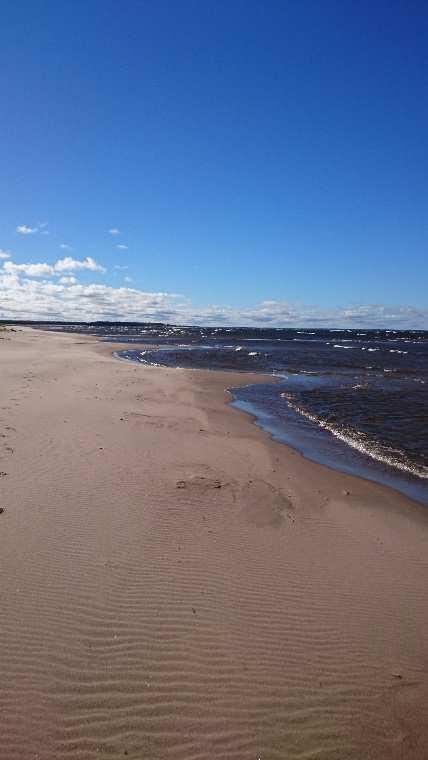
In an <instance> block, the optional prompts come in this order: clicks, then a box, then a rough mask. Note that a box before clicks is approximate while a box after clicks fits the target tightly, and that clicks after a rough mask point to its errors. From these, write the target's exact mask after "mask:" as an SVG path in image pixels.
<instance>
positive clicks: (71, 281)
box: [58, 275, 77, 285]
mask: <svg viewBox="0 0 428 760" xmlns="http://www.w3.org/2000/svg"><path fill="white" fill-rule="evenodd" d="M58 282H60V283H61V285H75V284H76V283H77V280H76V278H75V277H73V275H65V277H60V278H59V280H58Z"/></svg>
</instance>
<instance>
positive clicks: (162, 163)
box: [0, 0, 428, 328]
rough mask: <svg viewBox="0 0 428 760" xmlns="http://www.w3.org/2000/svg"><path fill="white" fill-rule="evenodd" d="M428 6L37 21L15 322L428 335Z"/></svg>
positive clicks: (15, 31) (164, 12) (9, 140)
mask: <svg viewBox="0 0 428 760" xmlns="http://www.w3.org/2000/svg"><path fill="white" fill-rule="evenodd" d="M427 39H428V6H427V4H426V3H425V2H419V1H418V0H406V1H405V2H404V1H403V2H402V1H401V0H389V1H388V2H384V1H383V0H378V1H377V2H368V1H366V0H361V1H359V2H354V0H338V1H336V0H322V2H320V1H319V0H318V2H315V1H313V0H299V2H294V0H293V1H292V0H282V1H281V2H274V1H273V0H272V1H271V2H268V1H267V2H260V1H259V2H254V1H253V0H246V1H245V2H241V0H227V1H226V0H216V2H212V0H203V1H202V2H201V0H197V1H196V2H190V1H189V0H180V2H175V0H174V1H173V0H169V2H165V1H164V0H153V2H149V1H147V2H144V1H139V2H137V0H125V1H124V2H122V3H118V2H117V1H114V2H111V1H110V0H85V2H83V0H74V2H65V0H59V2H58V0H55V2H53V0H22V2H20V3H16V2H15V3H12V2H9V0H5V1H4V2H3V3H2V24H1V28H0V105H1V118H0V136H1V137H0V167H1V172H0V318H6V319H7V318H16V319H19V318H24V319H30V318H34V319H53V320H54V319H71V320H77V319H80V320H87V321H89V320H92V319H112V320H116V319H118V320H127V319H129V320H153V321H157V320H160V321H170V322H178V323H189V324H192V323H201V324H226V323H227V324H249V325H257V324H260V325H267V324H268V325H272V326H275V325H277V326H293V325H304V324H312V325H314V326H317V325H331V326H338V325H339V326H353V325H354V326H373V327H382V326H383V327H389V326H391V327H394V328H397V327H414V328H418V327H422V328H428V141H427V135H428V87H427V85H428V55H427V49H428V46H427Z"/></svg>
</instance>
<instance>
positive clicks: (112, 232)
mask: <svg viewBox="0 0 428 760" xmlns="http://www.w3.org/2000/svg"><path fill="white" fill-rule="evenodd" d="M109 234H110V235H120V230H119V229H118V228H117V227H111V229H109Z"/></svg>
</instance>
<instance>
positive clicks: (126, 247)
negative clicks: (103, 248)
mask: <svg viewBox="0 0 428 760" xmlns="http://www.w3.org/2000/svg"><path fill="white" fill-rule="evenodd" d="M116 248H118V249H119V251H127V250H128V246H127V245H123V243H119V245H117V246H116Z"/></svg>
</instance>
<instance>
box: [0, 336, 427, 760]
mask: <svg viewBox="0 0 428 760" xmlns="http://www.w3.org/2000/svg"><path fill="white" fill-rule="evenodd" d="M1 335H2V339H0V435H1V438H0V508H1V509H3V510H4V511H3V513H1V514H0V572H1V576H0V577H1V583H0V758H1V760H30V759H31V760H36V758H37V759H38V760H62V759H63V758H70V759H73V760H74V759H76V760H95V758H100V757H106V758H113V759H114V760H116V759H118V758H123V757H124V756H127V757H128V758H132V759H133V760H137V758H138V760H142V759H144V760H145V759H146V758H147V760H149V759H150V760H166V759H169V758H172V759H174V760H202V759H204V760H205V759H206V760H208V759H210V760H211V759H213V760H214V759H216V760H235V759H236V760H238V759H239V760H241V759H242V760H257V759H258V758H261V760H276V759H278V760H279V759H281V760H285V759H287V760H297V759H298V760H303V759H305V760H307V759H311V760H315V758H317V760H344V759H345V758H346V759H348V758H349V759H351V760H365V759H366V758H373V760H375V759H376V760H386V759H388V760H407V759H409V760H410V759H411V760H416V759H418V760H424V759H425V758H426V757H427V756H428V750H427V747H428V551H427V546H428V512H427V510H426V509H424V508H423V507H421V506H419V505H417V504H414V503H412V502H411V501H409V500H407V499H406V498H405V497H404V496H401V495H399V494H397V493H395V492H394V491H392V490H389V489H387V488H383V487H382V486H378V485H376V484H374V483H369V482H366V481H364V480H361V479H358V478H352V477H350V476H346V475H343V474H341V473H338V472H334V471H331V470H329V469H327V468H325V467H322V466H321V465H318V464H315V463H313V462H310V461H308V460H305V459H304V458H303V457H302V456H301V455H300V454H298V453H297V452H295V451H293V450H292V449H290V448H288V447H286V446H283V445H281V444H278V443H274V442H273V441H271V440H270V439H269V437H268V436H267V435H266V434H265V433H263V432H262V431H261V430H259V429H258V428H257V427H256V426H255V425H254V423H253V422H252V421H251V419H250V418H249V417H248V416H246V415H244V414H243V413H241V412H239V411H238V410H236V409H232V408H231V407H230V406H229V405H228V404H227V400H228V394H227V393H226V392H225V388H227V387H228V386H232V385H233V386H236V385H238V384H239V383H242V382H245V383H247V382H248V381H249V378H248V376H242V375H231V374H230V373H227V374H224V373H209V372H205V373H204V372H193V371H189V370H187V371H186V370H178V369H161V368H152V367H142V366H138V365H135V364H132V363H127V362H124V361H118V360H117V359H115V358H114V357H113V356H112V355H111V351H112V347H111V346H108V345H106V344H100V343H98V342H96V341H95V340H93V339H91V338H85V337H79V336H76V335H64V334H55V333H43V332H38V331H32V330H29V329H28V330H23V331H20V332H16V333H7V334H5V333H2V334H1ZM255 380H257V378H255ZM258 380H260V378H258Z"/></svg>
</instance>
